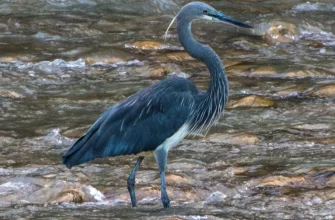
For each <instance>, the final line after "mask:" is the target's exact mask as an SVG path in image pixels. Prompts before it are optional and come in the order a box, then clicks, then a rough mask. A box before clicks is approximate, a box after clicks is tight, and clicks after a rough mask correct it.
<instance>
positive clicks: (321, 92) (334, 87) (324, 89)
mask: <svg viewBox="0 0 335 220" xmlns="http://www.w3.org/2000/svg"><path fill="white" fill-rule="evenodd" d="M311 96H317V97H335V84H331V85H325V86H321V87H320V88H318V89H317V90H316V91H314V92H312V93H311Z"/></svg>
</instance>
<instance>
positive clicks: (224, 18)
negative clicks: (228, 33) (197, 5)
mask: <svg viewBox="0 0 335 220" xmlns="http://www.w3.org/2000/svg"><path fill="white" fill-rule="evenodd" d="M212 16H213V17H214V18H216V19H218V20H220V21H223V22H225V23H228V24H232V25H234V26H238V27H244V28H253V27H252V26H250V25H248V24H246V23H243V22H241V21H238V20H235V19H234V18H231V17H228V16H226V15H224V14H221V13H218V14H215V15H212Z"/></svg>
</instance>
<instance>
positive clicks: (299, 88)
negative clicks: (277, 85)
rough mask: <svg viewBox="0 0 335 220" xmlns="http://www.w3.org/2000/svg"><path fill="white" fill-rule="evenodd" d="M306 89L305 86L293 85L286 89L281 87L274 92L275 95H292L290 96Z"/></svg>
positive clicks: (299, 93)
mask: <svg viewBox="0 0 335 220" xmlns="http://www.w3.org/2000/svg"><path fill="white" fill-rule="evenodd" d="M305 89H306V87H305V86H300V85H299V86H293V87H290V88H286V89H281V90H279V91H276V92H274V94H275V95H278V96H281V97H292V96H299V95H301V94H302V93H303V91H304V90H305Z"/></svg>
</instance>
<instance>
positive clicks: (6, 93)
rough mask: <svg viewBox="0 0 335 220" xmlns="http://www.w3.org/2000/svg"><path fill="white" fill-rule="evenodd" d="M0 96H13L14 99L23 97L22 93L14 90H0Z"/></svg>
mask: <svg viewBox="0 0 335 220" xmlns="http://www.w3.org/2000/svg"><path fill="white" fill-rule="evenodd" d="M0 97H7V98H14V99H20V98H24V96H23V95H21V94H19V93H17V92H14V91H0Z"/></svg>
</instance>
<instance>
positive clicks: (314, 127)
mask: <svg viewBox="0 0 335 220" xmlns="http://www.w3.org/2000/svg"><path fill="white" fill-rule="evenodd" d="M292 128H295V129H300V130H327V129H329V128H330V126H329V125H328V124H300V125H294V126H292Z"/></svg>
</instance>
